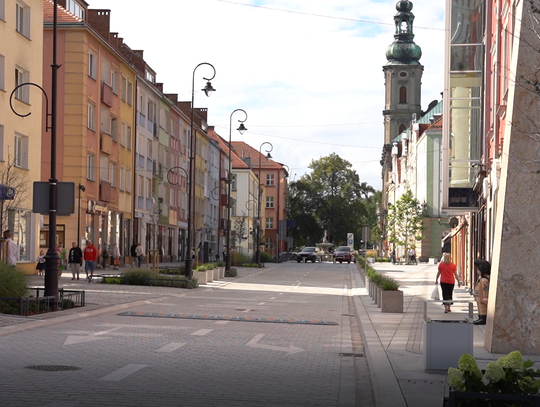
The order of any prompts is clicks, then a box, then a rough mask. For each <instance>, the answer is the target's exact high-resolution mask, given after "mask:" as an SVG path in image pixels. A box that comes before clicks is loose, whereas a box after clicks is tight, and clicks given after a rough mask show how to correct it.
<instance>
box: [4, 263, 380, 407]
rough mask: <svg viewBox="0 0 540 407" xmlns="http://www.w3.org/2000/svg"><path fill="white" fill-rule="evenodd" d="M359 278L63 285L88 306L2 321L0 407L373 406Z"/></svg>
mask: <svg viewBox="0 0 540 407" xmlns="http://www.w3.org/2000/svg"><path fill="white" fill-rule="evenodd" d="M355 272H357V270H356V266H355V265H348V264H347V265H346V264H342V265H341V264H340V265H338V264H331V263H322V264H321V263H316V264H304V263H302V264H297V263H283V264H279V265H269V266H268V267H265V268H263V269H242V268H241V269H239V276H238V277H236V278H233V279H231V278H227V279H225V280H223V281H219V282H215V283H213V284H210V285H208V286H206V287H200V288H198V289H196V290H182V289H172V288H158V287H134V286H125V287H123V286H114V285H110V286H109V285H103V284H95V283H92V284H88V283H86V282H83V281H82V280H80V281H79V282H77V281H71V279H70V278H65V277H62V279H61V286H63V287H64V288H70V289H84V290H85V291H86V301H87V305H86V306H85V307H83V308H79V309H74V310H68V311H61V312H57V313H49V314H46V315H38V316H33V317H30V318H22V317H6V316H2V317H0V354H1V355H2V359H1V360H2V362H1V363H0V377H2V380H1V381H0V405H1V406H2V407H11V406H13V407H18V406H38V405H39V406H60V407H72V406H73V407H75V406H77V407H79V406H124V405H125V406H178V405H180V406H229V405H230V406H276V407H277V406H281V407H284V406H302V407H303V406H306V407H307V406H340V407H341V406H343V407H349V406H350V407H352V406H366V407H368V406H369V407H372V406H374V405H375V404H374V401H373V393H372V387H371V381H370V374H369V370H368V366H367V362H366V360H365V357H364V356H365V355H364V349H363V344H362V341H361V339H360V335H359V331H358V326H357V322H356V318H355V311H354V306H353V303H352V301H351V296H350V293H351V289H352V288H354V287H352V281H353V279H351V273H355ZM37 282H38V283H39V281H37ZM135 315H136V316H135ZM156 315H159V316H160V317H159V318H157V317H155V316H156ZM172 315H175V316H178V315H192V316H200V319H199V318H190V319H181V318H177V317H174V318H173V317H170V316H172ZM209 316H221V317H223V318H221V319H211V318H209ZM227 317H229V319H230V318H236V319H239V321H232V320H227ZM257 318H260V319H264V320H265V321H266V322H252V320H253V319H257ZM278 319H279V320H286V319H289V320H295V321H298V320H302V321H303V323H300V324H299V323H283V322H280V323H276V322H273V320H278ZM321 320H324V321H327V322H331V323H332V324H330V323H329V324H325V325H320V324H317V323H315V321H321ZM250 321H251V322H250ZM310 321H311V323H310ZM291 322H294V321H291Z"/></svg>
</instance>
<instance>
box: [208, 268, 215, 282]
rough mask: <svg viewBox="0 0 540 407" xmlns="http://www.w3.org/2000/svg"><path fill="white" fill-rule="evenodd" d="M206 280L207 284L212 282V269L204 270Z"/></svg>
mask: <svg viewBox="0 0 540 407" xmlns="http://www.w3.org/2000/svg"><path fill="white" fill-rule="evenodd" d="M206 279H207V281H208V282H209V283H211V282H212V281H214V269H212V270H206Z"/></svg>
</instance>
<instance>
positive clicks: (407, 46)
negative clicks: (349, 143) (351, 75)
mask: <svg viewBox="0 0 540 407" xmlns="http://www.w3.org/2000/svg"><path fill="white" fill-rule="evenodd" d="M412 8H413V4H412V2H411V1H408V0H400V1H398V2H397V4H396V9H397V11H398V12H397V14H396V15H395V16H394V22H395V25H396V32H395V34H394V38H395V40H394V42H393V43H392V44H390V45H389V46H388V47H387V48H386V59H387V60H388V63H387V64H386V65H385V66H384V67H383V72H384V78H385V90H386V92H385V108H384V111H383V115H384V143H385V144H390V143H392V140H394V139H395V138H396V137H397V136H398V135H399V134H400V133H401V132H402V131H403V130H404V129H405V128H407V127H408V126H409V124H410V123H411V119H412V115H413V113H416V115H417V117H418V118H419V117H420V114H421V112H422V108H421V106H420V97H421V88H422V72H423V71H424V67H423V66H422V65H421V64H420V62H419V60H420V57H421V56H422V50H421V49H420V47H419V46H418V45H416V44H415V43H414V41H413V38H414V34H413V21H414V14H413V13H412V12H411V10H412Z"/></svg>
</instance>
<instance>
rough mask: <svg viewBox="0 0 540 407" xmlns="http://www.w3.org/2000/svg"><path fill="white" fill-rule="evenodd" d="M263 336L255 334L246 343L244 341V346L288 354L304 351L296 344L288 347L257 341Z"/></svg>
mask: <svg viewBox="0 0 540 407" xmlns="http://www.w3.org/2000/svg"><path fill="white" fill-rule="evenodd" d="M263 337H264V334H257V335H255V336H254V337H253V338H251V339H250V341H249V342H248V343H246V346H249V347H251V348H258V349H269V350H275V351H278V352H287V353H288V354H289V355H293V354H295V353H300V352H304V351H305V349H302V348H298V347H296V346H292V345H289V346H288V347H285V346H274V345H263V344H261V343H259V341H260V340H261V339H262V338H263Z"/></svg>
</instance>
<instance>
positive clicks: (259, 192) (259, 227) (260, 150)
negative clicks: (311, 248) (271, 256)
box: [255, 141, 274, 265]
mask: <svg viewBox="0 0 540 407" xmlns="http://www.w3.org/2000/svg"><path fill="white" fill-rule="evenodd" d="M265 144H268V146H269V148H268V150H265V151H266V159H269V158H272V156H271V155H270V152H271V151H272V150H273V149H274V146H273V145H272V143H269V142H268V141H265V142H264V143H262V144H261V146H260V147H259V191H258V196H257V240H256V241H255V244H256V258H257V264H258V265H260V264H261V245H260V242H261V199H262V187H261V157H262V148H263V146H264V145H265Z"/></svg>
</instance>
